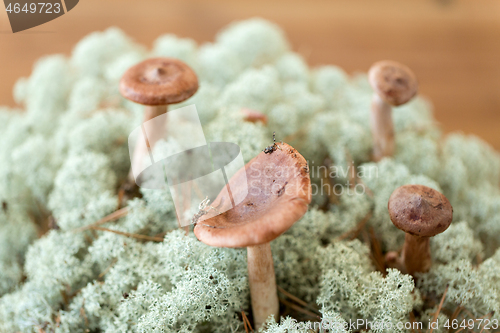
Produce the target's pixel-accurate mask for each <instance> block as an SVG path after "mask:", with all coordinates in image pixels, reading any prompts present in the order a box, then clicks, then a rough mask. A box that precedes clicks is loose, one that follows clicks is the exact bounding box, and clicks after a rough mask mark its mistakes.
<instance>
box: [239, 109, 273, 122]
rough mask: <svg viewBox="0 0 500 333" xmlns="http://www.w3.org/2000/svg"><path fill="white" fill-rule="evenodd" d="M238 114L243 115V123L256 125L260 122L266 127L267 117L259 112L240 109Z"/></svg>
mask: <svg viewBox="0 0 500 333" xmlns="http://www.w3.org/2000/svg"><path fill="white" fill-rule="evenodd" d="M240 112H241V113H242V114H243V120H245V121H248V122H250V123H257V122H259V121H260V122H261V123H262V124H264V125H267V116H266V115H265V114H263V113H262V112H260V111H257V110H252V109H249V108H242V109H241V110H240Z"/></svg>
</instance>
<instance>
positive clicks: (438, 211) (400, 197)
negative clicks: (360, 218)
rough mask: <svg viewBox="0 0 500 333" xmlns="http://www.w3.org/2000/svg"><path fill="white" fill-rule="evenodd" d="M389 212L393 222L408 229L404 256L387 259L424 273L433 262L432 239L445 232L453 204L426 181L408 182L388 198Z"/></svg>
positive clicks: (450, 217)
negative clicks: (409, 183)
mask: <svg viewBox="0 0 500 333" xmlns="http://www.w3.org/2000/svg"><path fill="white" fill-rule="evenodd" d="M388 209H389V216H390V218H391V221H392V223H393V224H394V225H395V226H396V227H397V228H399V229H401V230H403V231H404V232H406V237H405V244H404V246H403V252H402V253H401V259H399V260H398V259H396V260H394V257H395V256H394V254H393V253H392V252H389V253H391V255H389V253H388V254H387V255H386V259H388V257H389V259H391V261H392V262H394V263H396V264H397V263H402V264H403V265H404V270H403V271H404V272H405V273H408V274H411V275H415V273H420V272H421V273H425V272H427V271H429V269H430V267H431V265H432V259H431V250H430V245H429V240H430V238H431V237H432V236H435V235H437V234H440V233H442V232H443V231H445V230H446V229H448V227H449V226H450V224H451V221H452V220H453V207H451V204H450V202H449V201H448V199H447V198H446V197H445V196H444V195H443V194H441V193H439V192H438V191H436V190H434V189H432V188H430V187H427V186H423V185H405V186H401V187H399V188H397V189H396V190H395V191H394V192H393V193H392V194H391V197H390V198H389V203H388Z"/></svg>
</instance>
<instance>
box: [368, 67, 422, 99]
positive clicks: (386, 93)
mask: <svg viewBox="0 0 500 333" xmlns="http://www.w3.org/2000/svg"><path fill="white" fill-rule="evenodd" d="M368 81H369V82H370V85H371V86H372V88H373V90H375V92H376V93H377V95H379V96H380V98H381V99H382V100H384V101H385V102H386V103H388V104H390V105H393V106H398V105H401V104H404V103H406V102H408V101H409V100H410V99H412V98H413V97H414V96H415V95H416V94H417V90H418V83H417V78H416V77H415V74H413V72H412V71H411V69H409V68H408V67H407V66H405V65H403V64H400V63H398V62H396V61H391V60H384V61H379V62H376V63H374V64H373V65H372V67H371V68H370V71H369V72H368Z"/></svg>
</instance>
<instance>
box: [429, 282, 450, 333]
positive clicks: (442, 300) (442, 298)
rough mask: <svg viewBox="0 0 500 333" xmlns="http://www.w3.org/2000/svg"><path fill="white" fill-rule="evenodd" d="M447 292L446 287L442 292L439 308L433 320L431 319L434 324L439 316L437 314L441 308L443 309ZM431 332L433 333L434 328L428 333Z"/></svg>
mask: <svg viewBox="0 0 500 333" xmlns="http://www.w3.org/2000/svg"><path fill="white" fill-rule="evenodd" d="M447 292H448V286H446V289H445V290H444V293H443V297H441V302H439V307H438V309H437V311H436V313H435V314H434V318H432V322H435V321H436V320H437V317H438V316H439V313H440V312H441V308H442V307H443V303H444V298H445V297H446V293H447ZM432 331H434V327H433V328H431V331H430V332H429V333H432Z"/></svg>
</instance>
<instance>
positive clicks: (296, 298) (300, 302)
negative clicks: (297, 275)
mask: <svg viewBox="0 0 500 333" xmlns="http://www.w3.org/2000/svg"><path fill="white" fill-rule="evenodd" d="M277 287H278V291H279V292H280V293H282V294H283V295H285V296H286V297H288V298H289V299H291V300H292V301H294V302H296V303H298V304H300V305H302V306H304V307H306V308H309V309H311V310H313V311H315V312H318V310H317V309H314V308H313V307H312V306H311V305H310V304H307V303H306V302H304V301H303V300H301V299H300V298H298V297H297V296H294V295H292V294H290V293H289V292H288V291H286V290H285V289H283V288H281V287H280V286H277ZM318 313H319V312H318Z"/></svg>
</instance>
